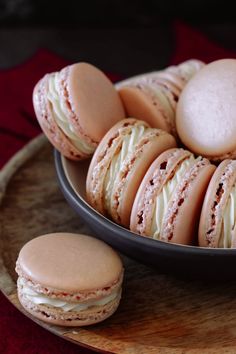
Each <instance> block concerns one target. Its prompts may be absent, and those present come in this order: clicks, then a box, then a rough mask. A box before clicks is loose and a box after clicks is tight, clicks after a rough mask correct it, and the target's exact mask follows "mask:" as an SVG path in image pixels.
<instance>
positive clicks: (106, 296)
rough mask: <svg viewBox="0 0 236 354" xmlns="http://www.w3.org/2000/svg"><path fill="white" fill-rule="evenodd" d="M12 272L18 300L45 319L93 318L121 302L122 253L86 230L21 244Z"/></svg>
mask: <svg viewBox="0 0 236 354" xmlns="http://www.w3.org/2000/svg"><path fill="white" fill-rule="evenodd" d="M16 272H17V273H18V276H19V277H18V281H17V290H18V297H19V300H20V302H21V304H22V306H23V307H24V308H25V309H26V311H28V312H29V313H31V314H32V315H34V316H35V317H37V318H39V319H41V320H43V321H45V322H48V323H52V324H56V325H62V326H86V325H90V324H93V323H97V322H100V321H103V320H104V319H106V318H107V317H109V316H111V315H112V314H113V313H114V312H115V311H116V309H117V307H118V305H119V302H120V298H121V286H122V280H123V266H122V262H121V259H120V257H119V256H118V254H117V253H116V252H115V251H113V249H112V248H111V247H110V246H108V245H106V244H105V243H104V242H102V241H100V240H97V239H95V238H93V237H90V236H86V235H78V234H71V233H54V234H47V235H44V236H40V237H37V238H35V239H33V240H31V241H29V242H28V243H26V244H25V245H24V247H23V248H22V249H21V251H20V253H19V256H18V259H17V262H16Z"/></svg>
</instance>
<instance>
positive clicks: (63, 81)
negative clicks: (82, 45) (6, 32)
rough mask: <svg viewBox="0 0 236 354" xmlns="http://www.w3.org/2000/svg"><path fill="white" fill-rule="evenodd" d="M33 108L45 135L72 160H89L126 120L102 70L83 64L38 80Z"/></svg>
mask: <svg viewBox="0 0 236 354" xmlns="http://www.w3.org/2000/svg"><path fill="white" fill-rule="evenodd" d="M33 105H34V110H35V113H36V117H37V119H38V122H39V124H40V126H41V128H42V130H43V132H44V133H45V135H46V136H47V137H48V139H49V140H50V142H51V143H52V144H53V145H54V146H55V147H56V149H57V150H59V151H60V152H61V153H62V154H63V155H64V156H66V157H68V158H69V159H72V160H80V159H85V158H88V157H90V156H91V155H92V154H93V152H94V150H95V149H96V147H97V145H98V143H99V141H100V140H101V139H102V137H103V136H104V135H105V133H106V132H107V131H108V130H109V129H110V128H111V127H112V126H113V125H114V124H115V123H116V122H117V121H119V120H121V119H123V118H125V115H124V109H123V106H122V102H121V100H120V98H119V95H118V94H117V91H116V90H115V88H114V86H113V84H112V82H111V81H110V80H109V79H108V77H106V75H105V74H104V73H103V72H102V71H101V70H99V69H97V68H96V67H94V66H93V65H91V64H88V63H83V62H81V63H76V64H73V65H69V66H67V67H65V68H64V69H62V70H61V71H59V72H54V73H50V74H46V75H45V76H44V77H43V78H42V79H41V80H39V82H38V83H37V84H36V86H35V88H34V91H33Z"/></svg>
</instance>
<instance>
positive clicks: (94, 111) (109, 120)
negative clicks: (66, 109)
mask: <svg viewBox="0 0 236 354" xmlns="http://www.w3.org/2000/svg"><path fill="white" fill-rule="evenodd" d="M67 89H68V99H69V101H70V104H71V107H72V110H73V112H74V113H75V115H76V120H77V122H76V121H73V122H72V123H73V124H74V125H76V123H77V124H79V126H80V129H81V130H82V131H84V134H85V135H87V136H89V137H90V138H91V139H92V140H93V141H96V142H99V141H100V140H101V139H102V137H103V136H104V135H105V133H106V132H107V131H108V130H109V129H110V128H111V127H112V126H113V125H114V124H115V123H117V121H119V120H121V119H123V118H125V113H124V109H123V105H122V102H121V100H120V98H119V95H118V94H117V92H116V90H115V88H114V86H113V84H112V83H111V81H110V80H109V79H108V78H107V77H106V75H104V74H103V72H102V71H100V70H99V69H97V68H95V67H94V66H92V65H90V64H87V63H79V64H74V65H71V66H70V68H69V73H68V78H67Z"/></svg>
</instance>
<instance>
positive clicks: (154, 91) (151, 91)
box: [137, 80, 175, 124]
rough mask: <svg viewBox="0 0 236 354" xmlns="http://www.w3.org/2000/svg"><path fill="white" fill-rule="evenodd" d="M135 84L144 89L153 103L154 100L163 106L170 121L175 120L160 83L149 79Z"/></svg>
mask: <svg viewBox="0 0 236 354" xmlns="http://www.w3.org/2000/svg"><path fill="white" fill-rule="evenodd" d="M137 86H139V87H140V89H141V90H143V91H144V92H145V91H146V92H147V94H148V95H149V96H150V97H151V99H152V101H153V102H154V103H155V101H156V100H157V101H158V102H160V103H161V106H162V107H163V108H164V110H165V113H166V114H167V117H168V119H169V120H170V123H172V124H173V123H174V121H175V112H174V110H173V109H172V105H171V103H170V102H169V99H168V97H167V95H166V93H165V92H164V89H163V88H162V87H161V85H158V83H155V81H153V80H150V81H149V82H147V83H146V84H140V85H137ZM163 113H164V112H163Z"/></svg>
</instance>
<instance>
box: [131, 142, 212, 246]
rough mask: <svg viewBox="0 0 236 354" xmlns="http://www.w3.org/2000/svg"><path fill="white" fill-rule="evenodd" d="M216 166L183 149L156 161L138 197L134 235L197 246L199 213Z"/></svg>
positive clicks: (132, 214) (135, 209) (132, 228)
mask: <svg viewBox="0 0 236 354" xmlns="http://www.w3.org/2000/svg"><path fill="white" fill-rule="evenodd" d="M214 170H215V166H213V165H212V164H210V162H209V161H208V160H207V159H205V158H202V157H197V158H195V157H194V155H193V154H192V153H191V152H189V151H187V150H184V149H178V148H175V149H169V150H167V151H165V152H163V153H162V154H161V155H160V156H158V157H157V159H155V160H154V162H153V163H152V165H151V166H150V168H149V169H148V171H147V173H146V175H145V177H144V178H143V181H142V183H141V184H140V187H139V189H138V192H137V194H136V197H135V200H134V203H133V208H132V212H131V218H130V229H131V231H133V232H135V233H137V234H139V235H142V236H146V237H150V238H153V239H155V240H161V241H165V242H171V243H177V244H184V245H192V244H196V243H197V227H198V221H199V216H200V211H201V207H202V203H203V199H204V195H205V191H206V189H207V186H208V183H209V180H210V178H211V176H212V174H213V172H214Z"/></svg>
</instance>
